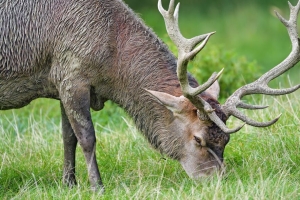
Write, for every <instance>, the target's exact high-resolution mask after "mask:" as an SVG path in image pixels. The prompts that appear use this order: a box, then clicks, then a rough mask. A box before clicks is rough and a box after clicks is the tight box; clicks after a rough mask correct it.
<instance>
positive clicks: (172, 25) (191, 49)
mask: <svg viewBox="0 0 300 200" xmlns="http://www.w3.org/2000/svg"><path fill="white" fill-rule="evenodd" d="M179 6H180V4H179V3H178V4H177V6H176V8H175V9H174V7H175V3H174V0H171V1H170V4H169V9H168V11H166V10H165V9H164V8H163V6H162V3H161V0H159V1H158V10H159V11H160V13H161V15H162V16H163V18H164V20H165V24H166V29H167V32H168V34H169V36H170V38H171V40H172V41H173V42H174V44H175V45H176V47H177V49H178V61H177V76H178V79H179V82H180V85H181V88H182V92H183V94H184V96H185V97H187V98H188V99H190V98H192V97H193V96H195V95H198V94H200V93H202V92H203V91H205V90H206V89H207V88H209V87H210V86H211V85H212V84H213V83H214V82H215V81H216V80H217V79H218V78H219V77H220V75H221V73H222V71H223V70H222V71H220V72H219V73H213V74H212V75H211V77H210V78H209V79H208V81H207V82H205V83H204V84H202V85H199V86H198V87H197V88H193V87H191V86H190V85H189V82H188V74H187V64H188V61H190V60H191V59H193V58H194V56H196V54H197V53H199V52H200V51H201V50H202V49H203V48H204V47H205V45H206V43H207V42H208V40H209V38H210V36H211V35H213V34H214V33H215V32H211V33H207V34H203V35H199V36H196V37H193V38H191V39H187V38H185V37H183V36H182V34H181V32H180V29H179V25H178V15H179V14H178V13H179ZM200 42H201V44H199V43H200ZM198 44H199V45H198ZM197 45H198V46H197ZM198 105H199V103H198ZM197 108H198V109H200V108H201V109H202V108H203V106H200V107H197Z"/></svg>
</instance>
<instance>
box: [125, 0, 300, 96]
mask: <svg viewBox="0 0 300 200" xmlns="http://www.w3.org/2000/svg"><path fill="white" fill-rule="evenodd" d="M125 2H126V3H127V4H128V5H129V7H131V8H132V9H133V10H134V11H135V12H136V13H138V14H139V16H140V17H141V18H142V19H143V20H144V21H145V23H146V24H147V25H148V26H150V27H151V28H152V29H153V30H154V32H155V33H156V34H157V35H158V36H159V37H160V38H162V39H163V40H164V41H165V42H166V43H167V44H168V45H169V46H171V49H174V47H172V43H171V42H170V41H169V39H168V36H167V35H166V30H165V27H164V22H163V18H162V17H161V15H160V13H159V12H158V10H157V0H148V1H140V0H125ZM162 2H163V6H164V7H165V8H167V7H168V4H169V0H162ZM176 2H179V1H176ZM290 2H291V3H292V4H293V5H295V4H296V0H291V1H290ZM180 4H181V5H180V12H179V25H180V28H181V31H182V34H183V35H184V36H185V37H193V36H195V35H198V34H203V33H207V32H211V31H216V34H215V35H213V36H212V38H211V39H210V41H209V43H208V46H207V47H206V48H205V50H203V51H202V52H201V53H200V54H199V55H198V57H197V59H196V61H195V62H201V63H200V64H198V63H195V62H194V63H193V64H192V65H196V68H197V67H201V68H205V67H206V68H209V69H208V71H207V70H206V71H205V70H203V69H198V70H196V69H194V68H192V69H191V70H192V73H194V74H195V73H196V74H199V76H198V75H197V79H198V80H199V78H200V79H201V80H200V81H202V79H203V78H204V79H205V78H206V76H208V75H209V74H210V72H211V71H219V70H221V69H222V68H223V67H225V71H224V75H223V77H222V79H224V78H227V80H226V81H227V82H228V81H229V83H228V84H227V85H226V86H225V88H228V86H233V88H232V89H235V88H236V87H239V86H241V85H240V84H242V83H241V82H247V83H249V82H250V81H252V80H253V78H255V77H257V76H258V75H260V74H262V73H263V72H265V71H266V70H268V69H270V68H271V67H273V66H275V65H277V64H278V63H279V62H281V61H282V60H283V59H284V58H285V57H287V55H288V54H289V52H290V49H291V44H290V40H289V37H288V35H287V31H286V28H285V27H284V26H283V24H281V22H280V21H279V20H278V19H277V17H276V16H275V13H274V10H276V11H278V12H279V13H281V14H282V15H283V16H284V17H285V18H288V17H289V6H288V2H287V1H285V0H264V1H261V0H243V1H241V0H214V1H210V0H184V1H180ZM174 51H175V52H176V50H175V49H174ZM203 60H204V63H203ZM205 60H206V61H205ZM207 60H208V61H207ZM198 65H200V66H198ZM194 67H195V66H194ZM201 70H202V71H201ZM201 74H204V76H202V75H201ZM205 74H207V75H205ZM287 74H289V75H290V77H291V79H292V80H293V82H294V81H297V78H299V66H296V67H294V69H292V70H290V71H289V72H288V73H287ZM226 75H228V77H226ZM232 75H233V76H232ZM234 75H235V76H234ZM237 76H239V78H240V80H238V81H237V80H236V78H237ZM229 79H231V80H229ZM286 79H287V78H286V75H284V76H283V78H279V81H275V82H274V83H275V84H273V83H271V84H273V86H274V85H276V86H277V87H278V82H280V84H281V85H286V84H289V83H288V82H287V81H286ZM223 81H224V80H223ZM281 81H282V82H284V83H281ZM233 83H235V84H234V85H231V84H233ZM223 88H224V86H223ZM230 92H231V89H230V91H227V92H225V93H226V94H228V93H230ZM226 94H224V95H226Z"/></svg>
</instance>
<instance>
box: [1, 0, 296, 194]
mask: <svg viewBox="0 0 300 200" xmlns="http://www.w3.org/2000/svg"><path fill="white" fill-rule="evenodd" d="M158 7H159V11H160V12H161V14H162V15H163V17H164V19H165V23H166V27H167V31H168V33H169V35H170V37H171V39H172V40H173V41H174V43H175V44H176V46H177V48H178V51H179V55H178V59H176V58H175V56H174V55H173V54H172V53H171V52H170V51H169V50H168V48H167V47H166V46H165V45H164V44H163V42H162V41H161V40H160V39H159V38H158V37H157V36H156V35H155V34H154V33H153V32H152V31H151V30H150V29H149V28H148V27H147V26H145V25H144V23H143V22H142V21H141V20H140V19H139V18H138V17H137V16H136V15H135V14H134V13H133V12H132V10H131V9H130V8H128V7H127V6H126V5H125V4H124V3H123V2H122V1H120V0H102V1H99V0H86V1H75V0H49V1H33V0H18V1H17V0H9V1H1V2H0V17H1V20H0V30H1V32H0V41H1V43H0V44H1V52H0V109H2V110H5V109H12V108H21V107H23V106H25V105H27V104H28V103H30V102H31V101H32V100H33V99H36V98H39V97H46V98H53V99H57V100H60V102H61V114H62V132H63V142H64V172H63V181H64V182H65V183H66V184H68V185H73V184H76V179H75V149H76V146H77V142H79V144H80V146H81V148H82V150H83V153H84V156H85V160H86V164H87V169H88V174H89V180H90V183H91V187H92V189H94V190H102V189H103V188H104V187H103V184H102V180H101V177H100V172H99V169H98V165H97V161H96V155H95V149H96V136H95V130H94V127H93V123H92V120H91V114H90V108H92V109H94V110H101V109H102V108H103V106H104V102H105V101H106V100H108V99H109V100H112V101H114V102H116V103H117V104H119V105H120V106H121V107H123V108H124V109H125V110H126V111H127V112H128V113H129V115H131V116H132V118H133V119H134V121H135V123H136V125H137V127H138V128H139V130H140V131H141V132H142V133H143V134H144V135H145V137H146V138H147V139H148V140H149V142H150V143H151V145H152V146H153V147H154V148H155V149H158V150H159V151H160V152H161V153H163V154H166V155H168V156H170V157H171V158H173V159H176V160H178V161H179V162H180V163H181V164H182V166H183V168H184V170H185V171H186V172H187V174H188V175H189V176H190V177H193V178H198V177H201V176H204V175H209V174H211V173H212V172H214V171H216V170H218V169H222V168H223V152H224V148H225V145H226V144H227V143H228V141H229V135H230V133H234V132H237V131H238V130H239V129H240V128H241V127H242V126H240V127H237V128H234V129H228V128H227V127H226V125H225V122H226V120H227V119H228V117H230V116H231V115H232V116H235V117H237V118H239V119H240V120H242V121H244V122H245V123H246V124H249V125H251V126H257V127H265V126H270V125H271V124H273V123H275V122H276V121H277V119H278V118H276V119H274V120H273V121H271V122H267V123H260V122H256V121H254V120H251V119H249V118H248V117H246V116H244V115H243V114H242V113H241V112H240V111H238V110H237V107H240V108H246V109H261V108H264V107H263V106H250V105H246V104H244V103H242V102H241V100H240V99H241V98H242V97H243V96H245V95H249V94H267V95H283V94H288V93H291V92H293V91H295V90H297V89H298V88H299V87H300V85H297V86H294V87H292V88H290V89H278V90H277V89H271V88H269V87H268V86H267V84H268V82H269V81H270V80H272V79H274V78H276V77H277V76H279V75H280V74H283V73H284V72H285V71H287V70H288V69H290V68H291V67H293V66H294V65H295V64H296V63H297V62H298V61H299V58H300V54H299V41H298V34H297V27H296V21H297V14H298V11H299V7H300V3H299V2H298V4H297V5H296V7H293V6H292V5H290V9H291V14H290V19H289V20H286V19H284V18H283V17H281V16H280V15H279V14H277V15H278V17H279V19H280V21H281V22H282V23H283V24H284V25H285V26H286V27H287V30H288V34H289V36H290V39H291V42H292V51H291V54H290V55H289V56H288V57H287V58H286V59H285V60H284V61H283V62H282V63H280V64H279V65H277V66H276V67H274V68H273V69H271V70H270V71H269V72H267V73H265V74H264V75H262V76H261V77H260V78H259V79H258V80H256V81H255V82H253V83H250V84H248V85H245V86H243V87H241V88H239V89H238V90H237V91H236V92H234V93H233V94H232V95H231V96H230V97H229V98H228V100H227V101H226V102H225V104H224V105H220V104H219V103H218V101H217V97H218V93H219V86H218V83H217V82H216V80H217V78H218V77H219V75H220V73H218V74H216V73H214V74H213V75H212V76H211V77H210V78H209V80H208V81H207V82H206V83H204V84H202V85H199V84H198V83H197V81H196V80H195V79H194V78H193V77H192V76H191V75H189V74H188V73H187V63H188V61H189V60H191V59H192V58H193V57H194V56H195V55H196V54H197V53H198V52H199V51H200V50H201V49H202V48H203V47H204V46H205V44H206V42H207V41H208V39H209V37H210V36H211V35H212V34H213V33H208V34H204V35H200V36H197V37H195V38H192V39H186V38H184V37H183V36H182V35H181V33H180V30H179V28H178V9H179V6H177V7H176V9H174V0H171V2H170V6H169V9H168V11H165V10H164V9H163V8H162V5H161V1H159V4H158ZM198 44H199V45H198Z"/></svg>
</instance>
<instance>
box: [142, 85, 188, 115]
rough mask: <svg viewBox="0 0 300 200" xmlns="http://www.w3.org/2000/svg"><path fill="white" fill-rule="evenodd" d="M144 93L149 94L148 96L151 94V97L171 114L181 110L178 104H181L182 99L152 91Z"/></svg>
mask: <svg viewBox="0 0 300 200" xmlns="http://www.w3.org/2000/svg"><path fill="white" fill-rule="evenodd" d="M145 90H146V89H145ZM146 91H147V92H149V94H151V95H152V96H154V97H155V98H156V99H157V100H158V101H159V102H160V103H161V104H163V105H164V106H166V107H167V108H168V109H169V110H171V111H172V112H176V111H179V110H181V109H180V107H181V106H180V102H182V98H180V97H175V96H173V95H170V94H168V93H165V92H158V91H153V90H146Z"/></svg>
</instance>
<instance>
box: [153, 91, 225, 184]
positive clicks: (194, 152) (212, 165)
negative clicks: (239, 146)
mask: <svg viewBox="0 0 300 200" xmlns="http://www.w3.org/2000/svg"><path fill="white" fill-rule="evenodd" d="M147 91H148V92H149V93H150V94H151V95H152V96H154V97H155V98H156V99H157V100H158V101H159V102H160V103H161V104H163V105H164V106H165V107H166V108H167V109H168V110H170V111H171V112H172V114H173V119H172V121H171V122H170V124H168V125H167V126H166V127H167V129H168V131H169V132H170V133H172V134H174V135H178V136H179V137H182V138H183V140H182V141H183V143H184V144H183V145H182V148H181V149H179V150H178V149H177V151H181V152H180V153H177V154H178V155H181V156H180V158H178V160H179V162H180V163H181V165H182V167H183V169H184V170H185V171H186V173H187V174H188V175H189V176H190V177H191V178H196V179H197V178H199V177H203V176H208V175H211V174H213V173H214V172H216V171H219V170H220V169H222V170H224V167H223V152H224V149H225V145H226V144H227V143H228V141H229V135H227V134H225V133H223V132H222V131H221V130H220V129H219V128H218V127H217V126H215V125H214V124H213V123H212V122H211V121H210V120H203V119H200V118H199V112H201V111H198V110H197V108H196V107H195V106H194V105H193V104H192V103H191V102H190V101H189V100H188V99H187V98H185V97H184V96H180V97H175V96H173V95H170V94H167V93H164V92H157V91H151V90H147ZM216 129H218V130H217V131H216Z"/></svg>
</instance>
